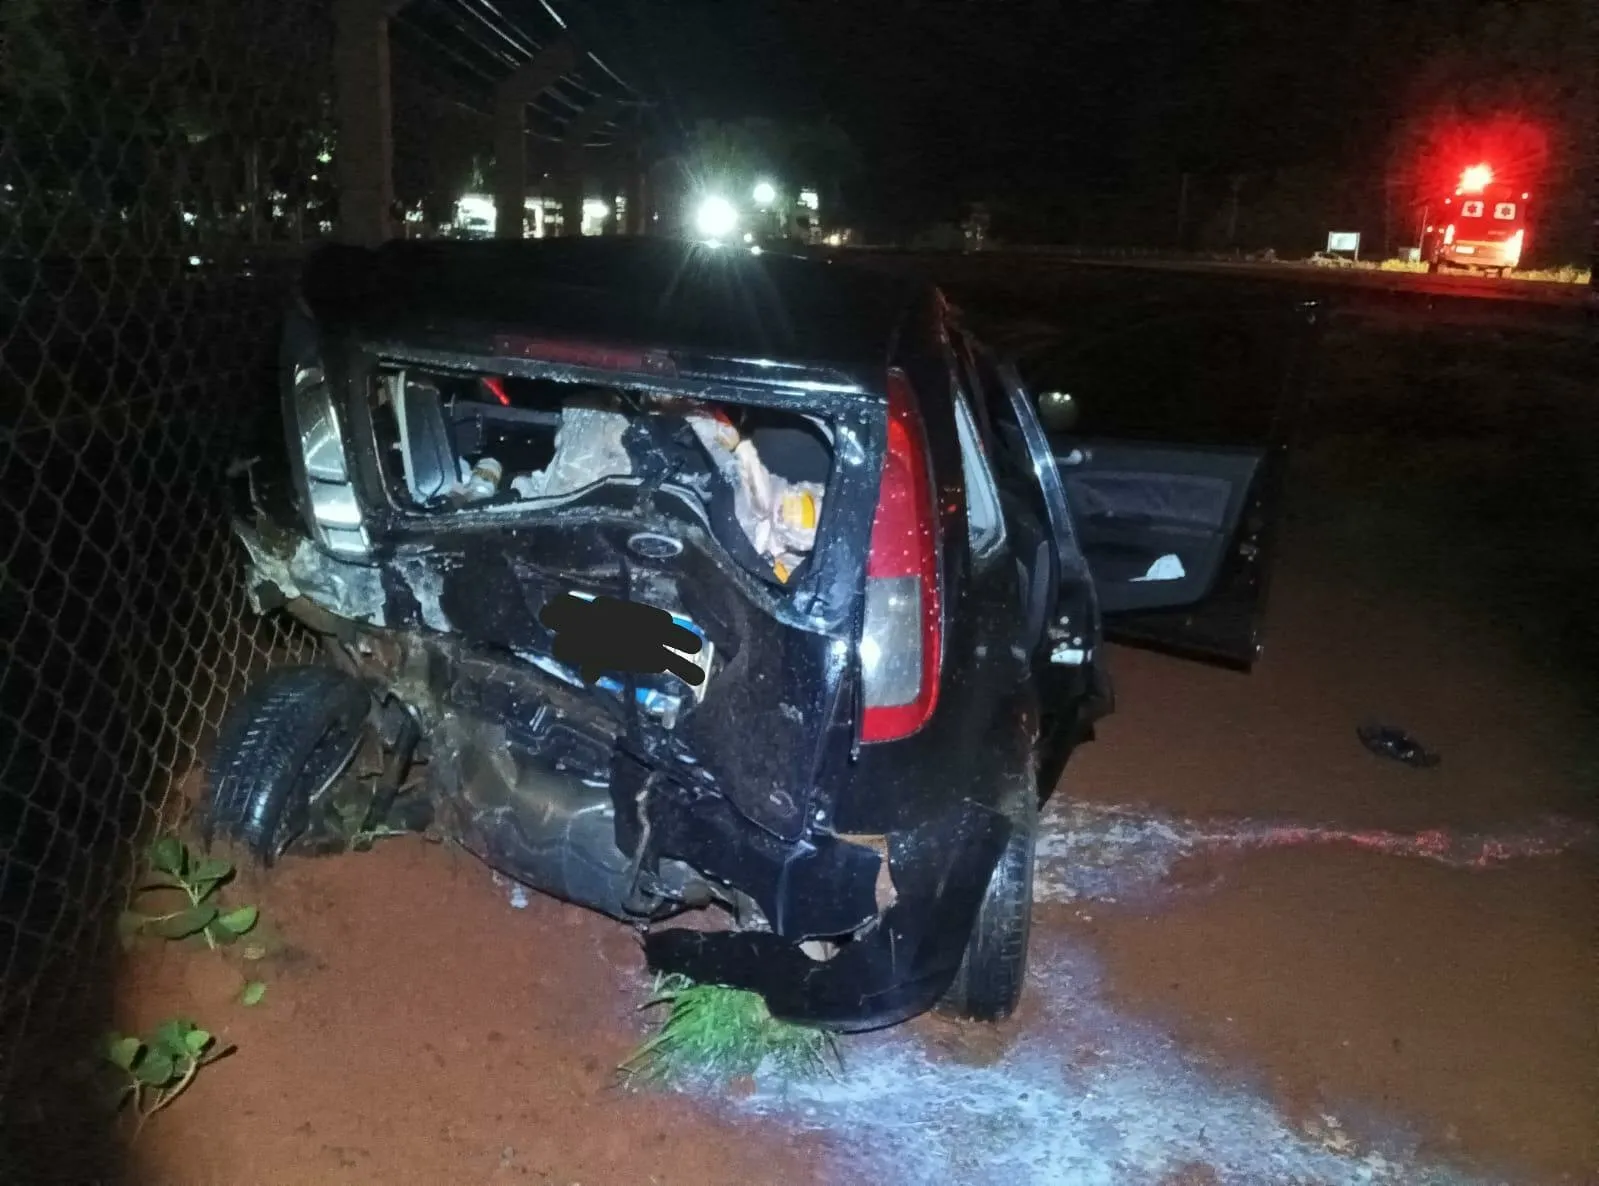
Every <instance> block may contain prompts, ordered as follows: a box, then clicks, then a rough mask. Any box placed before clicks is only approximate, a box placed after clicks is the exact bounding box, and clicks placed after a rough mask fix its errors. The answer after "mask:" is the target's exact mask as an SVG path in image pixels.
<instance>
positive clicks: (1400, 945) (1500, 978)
mask: <svg viewBox="0 0 1599 1186" xmlns="http://www.w3.org/2000/svg"><path fill="white" fill-rule="evenodd" d="M1311 567H1312V566H1309V565H1306V566H1302V567H1300V568H1298V569H1292V568H1288V566H1285V569H1286V571H1285V572H1284V574H1283V578H1284V579H1283V580H1282V581H1281V583H1280V584H1279V587H1278V589H1277V590H1276V591H1275V595H1274V604H1273V606H1272V625H1273V628H1272V639H1271V642H1270V644H1269V651H1268V654H1267V656H1266V658H1264V659H1263V660H1262V662H1261V664H1260V666H1259V667H1258V668H1257V669H1256V672H1255V674H1254V675H1252V676H1249V677H1241V676H1238V675H1234V674H1230V673H1227V672H1222V671H1215V670H1207V669H1205V668H1202V667H1199V666H1196V665H1192V664H1186V663H1182V662H1178V661H1174V660H1170V659H1165V658H1162V657H1159V656H1154V655H1150V654H1146V653H1140V652H1132V651H1118V652H1116V653H1115V655H1114V659H1113V670H1114V674H1115V676H1116V679H1117V691H1118V702H1119V703H1118V712H1117V714H1116V716H1114V717H1112V718H1111V719H1110V720H1109V721H1107V722H1106V723H1105V725H1104V726H1103V728H1102V729H1101V739H1100V741H1099V742H1097V743H1096V744H1094V745H1091V746H1089V747H1087V748H1086V749H1084V750H1083V752H1082V753H1081V754H1080V755H1079V757H1078V758H1077V759H1075V760H1074V764H1073V765H1072V767H1071V769H1070V770H1069V771H1068V775H1067V782H1066V786H1065V787H1064V788H1063V792H1064V793H1067V794H1071V795H1073V796H1074V797H1077V798H1080V799H1088V800H1096V801H1101V802H1107V803H1115V804H1126V805H1134V806H1138V805H1146V806H1149V807H1150V808H1152V809H1154V810H1157V811H1160V812H1162V813H1167V814H1171V815H1175V816H1178V817H1180V818H1184V819H1194V820H1210V821H1211V822H1212V823H1214V822H1217V820H1216V817H1221V819H1222V820H1224V819H1225V818H1226V817H1236V816H1249V817H1254V818H1257V819H1271V820H1299V821H1305V822H1316V823H1336V824H1342V825H1346V826H1351V827H1368V828H1370V827H1385V828H1398V829H1412V828H1418V829H1419V828H1436V827H1442V828H1447V829H1450V830H1452V831H1465V830H1473V829H1492V828H1496V827H1497V828H1515V827H1520V826H1526V825H1529V824H1531V823H1533V822H1535V821H1536V819H1537V818H1538V817H1539V816H1540V815H1542V814H1544V813H1551V812H1557V813H1571V814H1576V815H1577V816H1578V817H1579V818H1588V819H1592V818H1593V813H1594V811H1595V806H1596V805H1595V804H1594V802H1593V800H1592V792H1591V786H1590V785H1586V784H1587V782H1588V780H1587V779H1586V778H1585V776H1584V774H1583V766H1582V763H1581V756H1580V755H1578V754H1576V753H1575V752H1574V751H1573V748H1572V745H1571V739H1573V738H1582V737H1584V736H1588V737H1592V736H1595V734H1594V733H1593V732H1592V727H1591V722H1585V720H1584V718H1583V717H1582V715H1581V711H1580V708H1579V706H1578V705H1577V704H1576V703H1575V702H1574V701H1573V700H1572V699H1570V698H1569V697H1568V696H1567V694H1566V693H1564V692H1560V691H1557V690H1555V689H1554V688H1553V687H1552V686H1551V681H1549V680H1548V679H1546V678H1545V677H1544V676H1543V675H1542V674H1541V673H1539V672H1537V671H1534V670H1531V669H1528V668H1527V667H1525V666H1523V665H1522V664H1521V663H1520V662H1519V661H1518V660H1516V659H1515V658H1514V657H1513V655H1512V653H1511V652H1510V651H1508V650H1506V649H1504V648H1501V647H1497V646H1495V645H1494V644H1493V642H1492V641H1491V640H1490V639H1489V638H1488V637H1486V636H1485V635H1484V634H1483V633H1481V632H1478V631H1468V630H1464V629H1461V627H1462V623H1461V622H1459V621H1458V620H1454V619H1451V617H1450V616H1449V615H1448V614H1447V613H1446V612H1445V611H1443V610H1441V609H1439V608H1438V607H1436V606H1434V607H1428V609H1427V610H1426V611H1425V613H1423V612H1414V613H1411V612H1407V610H1406V607H1405V606H1404V604H1403V603H1402V602H1401V601H1399V600H1398V598H1397V597H1395V596H1392V595H1387V594H1385V595H1384V597H1383V599H1382V601H1381V604H1380V605H1378V604H1373V603H1372V602H1371V601H1370V600H1369V598H1367V599H1362V598H1361V597H1360V596H1358V595H1357V593H1358V591H1357V590H1353V589H1349V588H1344V587H1340V585H1339V584H1338V583H1337V581H1336V580H1335V579H1334V578H1332V577H1330V576H1328V575H1326V574H1316V575H1315V576H1312V575H1310V574H1309V573H1308V572H1307V569H1308V568H1311ZM1368 714H1372V715H1376V716H1378V717H1379V718H1380V719H1387V720H1392V721H1393V722H1394V723H1397V724H1400V725H1402V726H1403V727H1405V728H1407V729H1412V730H1414V731H1415V732H1416V734H1417V735H1418V736H1420V737H1421V738H1422V739H1423V740H1424V741H1425V742H1427V743H1428V744H1429V745H1431V746H1435V747H1436V748H1438V749H1439V750H1441V751H1442V753H1443V755H1444V761H1443V765H1442V766H1441V767H1440V768H1438V769H1437V770H1433V771H1413V770H1410V769H1408V768H1407V767H1404V766H1402V765H1399V764H1398V763H1393V762H1385V761H1381V760H1378V759H1376V758H1373V757H1372V756H1371V755H1369V754H1367V753H1366V752H1365V751H1364V749H1362V748H1361V746H1360V745H1359V743H1358V742H1357V741H1356V739H1355V737H1354V726H1355V724H1356V723H1357V722H1358V721H1359V720H1360V719H1362V718H1363V717H1364V716H1366V715H1368ZM1157 739H1158V743H1157ZM1173 880H1174V882H1175V883H1176V884H1179V885H1184V886H1187V887H1188V888H1185V889H1184V890H1183V891H1182V892H1181V893H1180V894H1178V895H1177V896H1176V898H1175V900H1173V901H1171V902H1168V903H1165V904H1162V905H1161V906H1159V907H1158V908H1157V909H1156V910H1154V911H1153V912H1151V913H1149V914H1147V915H1146V914H1142V913H1139V912H1136V911H1132V910H1123V909H1117V908H1111V907H1107V906H1105V905H1103V904H1096V905H1094V906H1092V907H1091V908H1085V909H1083V910H1079V911H1075V912H1067V911H1055V910H1051V911H1049V912H1048V917H1047V922H1046V925H1049V926H1065V927H1069V928H1070V929H1072V930H1073V931H1074V932H1077V933H1082V934H1085V935H1086V936H1087V937H1089V939H1090V941H1091V942H1092V943H1093V946H1094V947H1095V949H1096V950H1097V951H1098V952H1099V953H1100V955H1101V956H1102V957H1103V959H1104V960H1105V963H1106V971H1107V983H1108V988H1109V990H1110V993H1111V995H1112V997H1113V999H1115V1000H1117V1001H1118V1002H1119V1003H1120V1004H1121V1005H1122V1006H1123V1007H1125V1008H1126V1009H1128V1010H1129V1011H1130V1012H1133V1013H1141V1014H1144V1015H1147V1016H1150V1017H1152V1018H1154V1019H1156V1020H1158V1021H1159V1022H1160V1023H1161V1024H1163V1025H1165V1026H1167V1027H1169V1028H1170V1029H1171V1030H1172V1031H1173V1032H1174V1033H1176V1034H1177V1035H1178V1036H1179V1038H1180V1039H1182V1040H1183V1041H1184V1042H1185V1044H1187V1045H1188V1046H1190V1047H1191V1048H1192V1049H1194V1050H1196V1051H1199V1052H1201V1053H1204V1054H1208V1055H1211V1056H1213V1058H1214V1061H1215V1063H1216V1065H1217V1066H1218V1067H1219V1068H1223V1073H1227V1074H1236V1075H1238V1076H1240V1077H1246V1078H1249V1079H1259V1080H1264V1081H1265V1082H1266V1083H1267V1084H1269V1085H1270V1087H1271V1088H1272V1090H1273V1094H1274V1096H1275V1098H1276V1099H1277V1101H1278V1103H1279V1105H1280V1106H1281V1107H1282V1108H1283V1110H1284V1111H1285V1112H1286V1113H1287V1114H1289V1115H1291V1116H1300V1117H1309V1116H1314V1115H1316V1114H1318V1113H1319V1112H1321V1111H1326V1112H1330V1113H1334V1114H1343V1112H1342V1109H1343V1108H1344V1106H1345V1105H1349V1106H1350V1107H1352V1108H1361V1107H1365V1108H1370V1109H1372V1110H1373V1111H1375V1112H1378V1113H1381V1114H1385V1115H1387V1116H1389V1117H1391V1118H1394V1119H1397V1120H1400V1121H1402V1122H1405V1123H1407V1124H1409V1125H1412V1126H1414V1128H1415V1129H1416V1130H1417V1131H1418V1132H1419V1133H1420V1134H1422V1135H1423V1136H1424V1137H1425V1138H1426V1139H1427V1141H1428V1143H1429V1147H1430V1149H1431V1151H1432V1152H1433V1153H1434V1154H1435V1155H1436V1156H1438V1157H1440V1158H1442V1159H1444V1160H1453V1161H1464V1162H1467V1163H1477V1164H1486V1165H1490V1166H1497V1167H1506V1172H1509V1173H1511V1175H1512V1178H1513V1180H1515V1181H1527V1180H1528V1179H1527V1178H1526V1177H1524V1176H1523V1175H1525V1174H1527V1173H1528V1172H1532V1173H1537V1174H1540V1175H1543V1176H1544V1178H1543V1179H1541V1180H1548V1181H1551V1182H1556V1181H1558V1182H1572V1183H1575V1182H1584V1183H1588V1182H1594V1181H1599V1122H1596V1119H1595V1118H1596V1117H1599V1030H1596V1027H1595V1019H1596V1018H1599V968H1596V964H1595V954H1594V953H1595V948H1594V940H1595V936H1596V935H1599V896H1596V895H1595V893H1594V886H1596V885H1599V860H1596V859H1595V858H1594V857H1593V856H1592V855H1583V854H1568V855H1566V856H1563V857H1559V858H1546V859H1538V860H1532V861H1527V862H1521V863H1513V864H1510V865H1508V866H1506V867H1503V868H1500V869H1493V870H1488V871H1481V872H1477V871H1466V870H1459V869H1450V868H1444V867H1440V866H1435V865H1429V864H1426V863H1423V862H1418V861H1414V860H1408V859H1404V858H1398V857H1393V856H1385V855H1378V854H1370V853H1363V852H1357V851H1353V850H1345V849H1338V848H1323V847H1313V848H1291V849H1286V850H1283V851H1275V852H1267V853H1261V854H1256V855H1252V856H1246V857H1236V858H1234V857H1227V856H1224V855H1223V856H1214V855H1212V856H1208V857H1203V858H1200V859H1197V860H1195V861H1194V862H1192V863H1191V867H1189V868H1184V867H1182V866H1179V868H1178V869H1177V871H1176V872H1175V875H1174V878H1173ZM1067 913H1073V914H1075V915H1076V916H1077V917H1076V918H1075V919H1073V920H1069V921H1068V920H1065V919H1063V918H1062V915H1065V914H1067ZM1085 916H1086V917H1087V918H1090V919H1091V920H1092V921H1091V922H1085V921H1084V917H1085Z"/></svg>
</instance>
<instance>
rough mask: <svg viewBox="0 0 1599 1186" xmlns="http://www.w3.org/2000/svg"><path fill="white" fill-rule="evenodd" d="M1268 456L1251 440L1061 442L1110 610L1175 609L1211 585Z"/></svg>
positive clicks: (1082, 535) (1071, 493)
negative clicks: (1183, 445)
mask: <svg viewBox="0 0 1599 1186" xmlns="http://www.w3.org/2000/svg"><path fill="white" fill-rule="evenodd" d="M1262 459H1263V455H1262V454H1261V453H1260V452H1259V451H1258V450H1250V449H1238V450H1225V451H1224V450H1214V449H1179V448H1169V449H1159V448H1152V447H1149V446H1141V445H1125V444H1118V443H1116V442H1087V441H1085V442H1083V443H1081V444H1073V443H1070V442H1067V443H1066V444H1065V448H1064V450H1062V448H1061V447H1060V446H1057V448H1056V452H1055V462H1056V464H1057V465H1058V466H1059V468H1060V472H1061V477H1062V479H1063V480H1064V481H1065V483H1066V497H1067V500H1068V502H1069V503H1070V505H1071V508H1072V512H1073V514H1074V516H1075V518H1076V523H1077V539H1078V546H1079V548H1081V550H1082V553H1083V558H1084V559H1085V560H1087V561H1088V566H1089V570H1090V571H1091V572H1092V573H1093V574H1094V584H1095V587H1096V588H1097V589H1098V590H1099V607H1100V611H1101V612H1102V613H1105V614H1116V613H1123V612H1127V611H1133V610H1145V609H1169V608H1172V607H1175V606H1182V605H1192V604H1193V603H1195V602H1197V601H1200V600H1202V599H1203V598H1204V597H1205V595H1206V594H1208V593H1209V592H1211V590H1212V589H1213V588H1214V586H1215V582H1216V579H1217V577H1218V576H1219V575H1220V573H1221V570H1222V562H1223V561H1224V560H1225V558H1226V555H1227V551H1228V548H1229V546H1230V545H1231V543H1232V538H1233V536H1234V534H1235V533H1236V531H1237V527H1238V523H1239V522H1240V520H1241V519H1242V517H1243V512H1244V507H1245V506H1246V504H1247V501H1248V498H1249V493H1250V490H1251V488H1252V487H1253V485H1254V480H1255V476H1256V474H1257V473H1258V472H1259V470H1260V466H1261V462H1262Z"/></svg>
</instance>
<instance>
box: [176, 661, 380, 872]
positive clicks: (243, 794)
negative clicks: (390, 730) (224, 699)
mask: <svg viewBox="0 0 1599 1186" xmlns="http://www.w3.org/2000/svg"><path fill="white" fill-rule="evenodd" d="M371 707H372V700H371V697H370V696H369V695H368V693H367V690H366V688H365V687H364V686H363V685H362V684H361V682H360V681H359V680H357V679H355V678H354V677H352V676H349V675H346V674H344V673H343V672H340V671H333V670H331V669H329V668H326V667H283V668H278V669H277V670H274V671H269V672H268V673H267V674H265V675H264V676H262V677H261V679H260V680H259V681H258V682H257V683H256V684H255V685H254V686H253V687H252V688H251V689H250V690H249V692H248V693H247V694H246V695H245V696H244V697H243V698H242V699H241V700H239V701H238V703H236V704H235V705H233V707H232V708H230V709H229V710H228V713H227V715H226V716H225V717H224V718H223V720H222V728H221V730H220V732H219V734H218V738H217V746H216V751H215V753H214V754H213V756H212V759H211V766H210V770H209V772H208V777H207V782H206V794H205V804H204V815H203V818H204V821H205V827H204V830H205V839H206V841H207V843H209V842H210V841H211V840H212V839H213V838H214V837H215V836H217V835H221V836H225V837H227V838H228V839H230V840H233V841H235V842H236V843H238V844H241V845H243V846H244V847H245V848H246V849H248V850H249V851H250V852H251V853H252V854H254V856H256V857H257V858H258V859H259V860H260V861H261V863H262V864H265V865H270V864H272V862H273V861H275V860H277V858H278V857H280V856H282V855H283V852H284V850H286V849H287V848H288V847H289V845H290V844H292V843H293V842H294V841H295V839H297V838H298V837H299V836H300V835H301V833H303V832H304V831H305V829H306V827H307V825H308V824H309V822H310V818H311V806H312V804H313V803H314V802H316V801H318V800H319V799H320V798H321V796H322V795H323V793H324V792H325V791H327V789H328V788H329V787H330V786H332V785H333V783H334V782H335V781H336V780H337V779H338V777H339V776H340V775H341V774H343V773H344V771H345V770H346V769H347V768H348V767H349V765H350V761H351V759H352V758H354V757H355V753H356V750H358V749H359V748H360V746H361V742H362V739H363V737H364V735H365V731H366V721H367V716H368V714H369V713H370V711H371Z"/></svg>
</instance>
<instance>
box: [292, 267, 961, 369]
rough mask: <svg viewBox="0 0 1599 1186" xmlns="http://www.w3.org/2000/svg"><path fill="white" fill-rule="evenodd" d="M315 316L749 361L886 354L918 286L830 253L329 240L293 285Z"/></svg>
mask: <svg viewBox="0 0 1599 1186" xmlns="http://www.w3.org/2000/svg"><path fill="white" fill-rule="evenodd" d="M302 292H303V293H304V295H305V297H306V300H307V302H308V304H309V305H310V306H311V308H312V311H313V312H315V313H316V314H317V315H318V317H319V318H326V319H332V320H337V321H343V322H348V323H353V324H355V325H357V326H359V327H362V328H365V329H368V330H370V331H378V330H380V329H386V330H388V331H390V332H394V331H399V332H403V327H404V326H406V325H413V326H414V325H418V324H424V323H425V324H426V325H428V326H429V327H431V329H432V330H433V331H434V332H437V330H438V329H439V328H440V327H442V326H449V327H451V328H452V329H454V330H456V331H459V332H462V333H471V332H473V330H474V328H475V327H481V328H482V329H484V330H488V329H491V328H492V329H493V330H495V331H497V332H505V331H507V330H523V331H526V332H537V333H540V334H545V335H558V336H571V337H573V338H577V339H587V340H595V341H604V342H617V343H622V342H626V343H630V344H639V345H648V346H654V347H660V348H664V349H678V350H689V351H695V352H703V353H708V354H715V355H721V356H730V357H737V358H745V359H769V360H771V361H777V362H804V363H827V364H833V365H842V366H850V367H859V366H881V365H885V363H886V360H887V358H888V355H889V350H890V346H891V343H892V341H893V339H894V336H895V333H896V331H897V329H898V327H899V326H900V324H901V322H902V321H903V320H904V318H905V314H906V312H907V311H908V310H909V309H910V308H911V307H912V306H913V304H915V303H916V302H917V300H918V299H919V298H926V297H927V296H928V295H930V293H931V292H932V290H931V288H930V287H929V286H928V285H927V284H926V283H925V282H920V281H915V280H908V279H904V278H901V277H896V276H891V275H886V274H881V273H878V272H875V271H868V270H865V269H861V268H856V267H851V266H849V265H848V264H846V263H840V262H836V261H835V260H833V259H830V258H820V257H808V256H800V255H798V254H790V253H786V252H784V251H782V250H781V249H777V250H763V251H759V252H757V251H754V250H752V249H750V248H746V247H741V246H723V247H715V246H709V245H705V244H696V243H689V242H682V241H677V240H670V239H656V238H645V237H622V236H593V237H585V238H570V239H527V240H513V241H498V240H478V241H459V240H454V241H437V242H425V243H416V242H410V243H407V242H395V243H390V244H386V245H384V246H383V247H381V248H379V249H377V250H375V251H365V250H361V249H358V248H329V249H325V250H324V251H322V252H319V253H318V255H317V256H316V257H314V258H313V260H312V261H311V262H310V263H309V264H308V265H307V270H306V274H305V277H304V279H303V284H302Z"/></svg>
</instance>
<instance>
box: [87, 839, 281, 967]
mask: <svg viewBox="0 0 1599 1186" xmlns="http://www.w3.org/2000/svg"><path fill="white" fill-rule="evenodd" d="M146 861H147V863H148V864H149V874H150V880H148V881H146V882H145V883H144V884H142V885H140V886H139V887H138V889H137V891H135V892H136V895H137V896H144V895H155V894H159V895H162V896H164V897H166V898H167V899H168V900H175V901H178V902H181V903H182V904H181V905H179V906H178V908H177V909H176V910H171V911H167V912H165V913H162V914H145V913H142V912H140V911H137V910H132V909H130V910H128V911H126V912H124V914H123V915H122V922H121V925H120V927H119V930H120V931H121V933H122V936H123V939H124V941H125V942H127V941H131V940H132V939H133V937H134V936H136V935H139V934H144V933H151V934H155V935H159V936H160V937H161V938H163V939H187V938H189V937H190V936H191V935H202V936H204V938H205V942H206V946H208V947H211V948H213V949H215V948H218V947H223V946H226V945H228V944H230V943H234V942H236V941H237V940H238V939H239V937H240V936H242V935H247V934H249V933H250V931H251V929H252V928H253V927H254V926H255V924H256V922H257V921H258V920H259V918H260V911H259V910H258V909H257V908H256V907H254V906H235V907H234V908H232V909H231V910H225V909H224V908H223V907H222V905H221V903H220V902H219V901H218V900H217V898H218V891H219V890H220V889H221V888H222V886H223V885H224V884H226V883H227V882H228V881H229V880H230V879H231V878H232V877H233V872H234V870H233V865H232V863H231V862H229V861H225V860H222V859H220V858H218V857H207V856H198V855H196V854H195V853H193V852H191V851H190V850H189V846H188V845H186V844H184V843H183V841H182V840H179V839H178V838H177V837H176V836H162V837H161V838H160V839H158V840H157V841H155V843H153V844H152V845H150V848H149V850H148V852H147V853H146ZM179 894H181V895H182V898H176V895H179Z"/></svg>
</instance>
